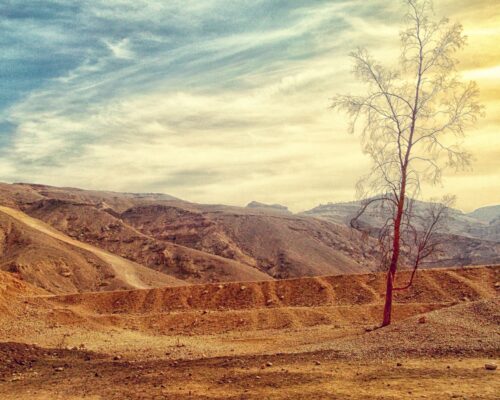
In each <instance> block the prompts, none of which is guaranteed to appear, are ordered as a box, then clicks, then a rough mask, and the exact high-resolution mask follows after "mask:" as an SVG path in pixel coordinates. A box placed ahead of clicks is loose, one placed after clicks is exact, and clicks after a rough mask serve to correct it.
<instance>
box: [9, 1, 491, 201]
mask: <svg viewBox="0 0 500 400" xmlns="http://www.w3.org/2000/svg"><path fill="white" fill-rule="evenodd" d="M41 3H42V4H41V5H40V4H39V3H37V4H38V5H39V6H38V7H34V6H33V4H32V6H30V5H29V4H27V5H26V6H21V5H20V6H17V7H12V10H11V12H10V14H1V13H0V15H6V17H4V20H3V21H2V23H3V24H4V25H3V26H5V27H7V30H6V31H7V35H6V36H5V37H4V39H3V40H2V41H0V50H3V49H6V48H10V49H11V50H9V52H7V53H4V54H7V55H8V57H7V58H6V60H7V61H1V62H0V71H4V70H6V69H8V70H9V71H14V70H15V71H17V72H16V73H15V74H14V73H11V75H10V76H11V79H9V80H8V84H7V89H6V91H5V92H4V94H5V98H4V100H3V102H2V100H1V99H0V134H1V135H4V136H5V139H4V140H2V141H0V143H1V144H2V145H3V146H4V150H3V151H2V152H1V153H0V154H1V159H0V160H1V162H0V179H1V180H6V181H38V182H44V183H48V184H54V185H71V186H81V187H87V188H96V189H112V190H126V191H137V192H138V191H163V192H166V193H170V194H172V195H175V196H178V197H181V198H186V199H188V200H192V201H200V202H216V203H227V204H240V205H241V204H246V203H247V202H248V201H250V200H252V199H257V200H261V201H267V202H273V203H276V202H277V203H284V204H287V205H289V206H290V207H291V208H292V209H295V210H300V209H304V208H308V207H312V206H314V205H316V204H317V203H320V202H323V203H325V202H328V201H336V200H349V199H351V198H352V197H353V196H354V182H355V181H356V179H357V178H358V177H359V176H360V175H362V173H363V171H364V170H366V166H367V162H368V160H367V159H366V158H365V156H364V155H363V154H361V151H360V146H359V144H358V139H357V138H356V137H353V136H349V135H347V133H346V123H345V116H343V115H340V114H335V113H333V112H331V111H330V110H329V109H328V106H329V100H328V99H329V98H330V97H331V96H332V95H333V94H335V93H337V92H346V91H355V90H357V89H359V88H358V87H357V86H356V84H355V83H354V82H353V81H352V78H351V75H350V69H351V65H350V61H349V59H348V58H347V54H348V52H349V51H350V50H352V49H353V48H355V47H356V46H358V45H366V46H368V47H370V48H373V49H374V52H375V54H376V55H377V56H380V57H381V58H382V59H384V60H385V59H388V58H390V57H391V56H392V55H393V54H395V50H397V45H398V38H397V31H398V29H399V23H398V16H399V15H400V14H401V12H402V7H401V6H400V5H395V3H394V4H393V3H391V4H389V5H388V4H387V2H382V1H377V2H369V3H363V2H349V1H334V2H332V1H306V0H303V1H296V2H281V1H279V2H267V1H256V2H234V1H229V0H228V1H224V0H209V1H203V2H199V1H168V2H165V1H146V0H138V1H135V2H131V1H125V0H106V1H104V0H102V1H101V0H99V1H97V0H96V1H92V2H81V3H78V6H75V5H73V3H72V2H71V3H70V2H65V1H62V0H61V1H58V2H57V3H52V2H41ZM398 4H399V3H398ZM456 4H457V6H456V8H457V10H458V11H457V12H460V10H462V8H460V7H468V6H467V5H466V3H463V4H462V3H456ZM448 9H453V7H451V6H450V5H449V4H448ZM469 25H470V26H474V25H473V24H472V23H470V24H469ZM475 26H478V25H475ZM488 26H489V25H488ZM491 26H493V25H491ZM492 29H493V28H491V29H490V28H489V29H488V30H483V31H481V30H477V29H476V31H474V32H475V33H474V35H475V37H483V36H484V35H490V36H491V35H494V36H495V35H496V36H495V37H498V32H496V31H495V30H492ZM481 35H483V36H481ZM23 65H26V66H27V67H26V70H25V71H23V70H22V66H23ZM488 65H489V64H488ZM2 68H3V70H2ZM486 68H490V69H486ZM491 68H496V66H495V65H494V64H493V65H489V66H488V67H484V66H483V65H479V66H477V65H468V66H467V68H466V69H467V70H466V71H465V72H464V74H465V75H466V76H467V74H469V76H471V77H474V78H475V79H478V80H479V81H480V83H481V82H483V75H484V74H486V75H488V79H489V80H490V81H491V80H492V79H493V80H494V74H491V73H490V74H488V73H487V72H485V71H490V72H491V71H493V72H494V71H496V70H491ZM34 71H38V72H34ZM471 74H472V75H471ZM478 74H479V75H478ZM481 74H482V75H481ZM484 76H485V75H484ZM493 104H494V103H491V104H490V108H492V107H495V106H494V105H493ZM492 110H495V108H492ZM492 118H493V117H492ZM489 123H490V125H489V126H488V127H485V126H483V127H480V128H478V130H477V132H475V136H474V138H475V139H474V141H472V142H471V148H473V149H474V151H475V152H476V153H477V152H479V153H480V152H481V151H483V150H482V149H483V147H484V146H483V144H484V143H486V141H488V142H489V143H491V141H492V140H493V142H494V143H496V142H495V141H496V140H497V139H496V138H495V137H492V136H491V132H493V131H494V130H495V129H496V127H498V124H499V123H500V122H499V121H494V120H493V119H490V120H489ZM491 124H493V125H491ZM482 146H483V147H482ZM485 154H489V153H485ZM491 157H493V155H489V156H487V158H486V159H483V160H480V162H479V164H478V166H479V168H478V169H479V170H480V171H483V170H484V169H485V165H488V162H490V161H491V160H490V158H491ZM464 179H465V178H464ZM484 179H485V182H488V179H491V182H493V179H498V177H497V176H496V175H493V176H492V177H491V178H484ZM451 182H452V185H451V187H450V191H455V190H457V191H460V190H462V189H460V188H461V187H462V186H461V184H460V183H459V182H460V178H459V177H457V178H456V179H454V180H452V181H451ZM464 182H470V179H469V178H468V177H467V178H466V179H465V180H464ZM465 190H466V187H464V188H463V190H462V192H464V191H465ZM459 195H460V193H459ZM467 199H469V200H467V201H466V202H464V205H465V206H467V207H470V206H472V202H471V201H470V197H469V196H468V197H467ZM493 201H494V200H489V202H493ZM477 205H479V204H477Z"/></svg>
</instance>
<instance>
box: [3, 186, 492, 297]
mask: <svg viewBox="0 0 500 400" xmlns="http://www.w3.org/2000/svg"><path fill="white" fill-rule="evenodd" d="M0 205H2V206H3V207H6V209H8V210H17V211H19V212H21V213H24V215H25V216H23V217H22V218H21V220H20V219H19V218H18V219H17V220H15V221H13V220H12V219H11V220H10V223H11V224H12V223H13V224H14V225H15V226H22V227H23V228H22V229H21V228H18V231H19V230H20V231H22V232H24V233H23V234H24V235H26V236H27V237H28V238H31V237H32V236H33V237H35V238H36V240H31V239H28V240H24V241H22V242H21V243H16V242H15V241H6V242H5V244H4V247H3V253H2V256H1V258H0V262H1V265H2V269H4V270H11V271H18V270H22V271H24V272H23V276H24V277H25V278H26V279H27V280H28V281H29V282H33V283H36V284H37V285H39V286H40V287H43V288H46V289H48V290H50V291H52V292H58V293H60V292H72V291H87V290H91V291H94V290H113V289H117V288H125V287H129V288H133V287H141V286H145V287H150V286H153V287H154V286H161V285H163V284H169V285H178V284H185V283H204V282H229V281H262V280H272V279H287V278H295V277H302V276H318V275H336V274H345V273H363V272H369V271H375V270H376V269H377V254H378V249H377V244H376V241H375V240H374V239H372V238H370V237H363V236H362V235H361V234H360V233H359V232H356V231H353V230H352V229H350V228H348V227H347V226H346V225H345V221H346V218H347V217H348V215H349V214H350V213H352V212H353V210H355V208H356V207H357V205H356V203H345V204H341V205H328V206H322V207H319V208H317V209H314V210H312V211H310V212H307V213H305V214H300V215H293V214H291V213H287V212H285V211H284V209H283V207H282V206H266V205H262V203H257V202H254V203H251V204H250V206H249V207H232V206H225V205H204V204H196V203H189V202H187V201H183V200H180V199H178V198H175V197H173V196H169V195H163V194H155V193H153V194H137V193H116V192H106V191H103V192H101V191H93V190H90V191H89V190H82V189H75V188H57V187H51V186H46V185H34V184H0ZM4 211H5V209H4ZM4 214H5V212H4ZM487 214H488V218H490V217H491V218H492V220H491V221H495V218H494V215H493V214H492V211H491V210H489V211H488V212H487ZM28 216H29V217H31V222H32V224H31V227H29V226H28V227H26V221H27V217H28ZM370 216H371V217H373V218H372V220H371V222H372V223H374V224H376V221H377V220H378V218H380V216H379V215H377V213H376V212H375V211H374V212H372V213H371V214H370ZM6 217H7V216H5V215H4V218H6ZM12 217H13V214H12V212H11V214H10V218H12ZM464 218H465V217H464ZM467 218H468V219H470V220H472V219H473V217H472V216H470V217H467ZM485 218H486V217H485ZM14 219H15V218H14ZM34 221H39V224H35V225H36V226H34V225H33V223H34ZM491 221H490V222H484V221H482V222H480V223H481V224H483V225H484V224H487V223H488V224H490V223H491ZM19 224H21V225H19ZM9 226H10V225H8V224H4V225H2V226H1V231H2V232H3V235H4V236H6V237H7V236H9V235H10V237H12V233H11V231H9V229H10V228H9ZM40 226H45V227H48V226H50V227H51V229H53V231H50V232H49V233H52V234H47V233H48V231H47V230H46V229H45V230H42V231H41V230H40V229H35V231H36V232H35V231H33V228H34V227H35V228H40ZM29 228H31V230H30V229H29ZM16 232H17V231H16ZM54 232H58V234H57V235H55V234H54ZM59 234H60V235H63V237H64V238H65V239H64V240H61V237H60V236H59V237H55V236H58V235H59ZM44 235H45V236H44ZM445 239H446V240H445V242H446V251H445V252H444V253H443V254H440V256H439V258H436V259H435V260H434V263H433V264H430V265H429V266H440V267H443V266H459V265H473V264H489V263H495V262H498V261H499V260H500V243H499V242H495V241H487V240H485V239H480V238H474V237H470V236H464V235H459V234H453V230H452V232H450V233H446V238H445ZM28 242H30V243H31V242H33V243H35V244H31V247H30V246H28V245H26V243H28ZM45 243H47V244H45ZM23 246H25V247H23ZM85 246H90V247H85ZM31 248H35V249H36V250H34V251H31V250H30V249H31ZM23 249H25V250H28V251H26V252H25V251H24V250H23ZM38 249H42V250H40V251H38ZM43 249H45V250H43ZM89 249H91V250H92V251H89ZM99 251H102V252H104V253H102V254H106V255H108V257H109V256H110V255H116V256H117V259H119V260H122V261H120V262H122V263H127V262H128V264H127V265H129V267H130V268H129V269H130V270H134V271H139V270H140V271H142V272H141V273H142V274H146V273H147V274H149V275H150V277H149V278H144V281H143V280H142V279H139V280H137V281H135V282H133V279H132V281H131V280H130V278H129V279H128V280H129V282H128V283H127V282H126V280H124V279H122V278H123V277H122V278H120V277H119V276H118V275H117V271H116V268H115V270H114V271H113V269H112V268H111V266H110V263H109V260H106V259H105V258H106V257H104V259H103V257H102V254H101V257H99V256H98V255H96V252H99ZM21 266H22V267H21ZM40 266H44V267H43V268H42V270H43V271H42V272H40ZM143 266H144V267H147V269H144V268H143ZM45 269H47V272H45ZM37 271H38V272H37ZM78 271H80V272H78ZM144 271H149V272H144ZM151 274H152V275H151ZM132 275H134V274H132ZM132 275H131V276H132ZM153 278H154V279H156V280H157V283H155V282H153V281H152V280H151V279H153Z"/></svg>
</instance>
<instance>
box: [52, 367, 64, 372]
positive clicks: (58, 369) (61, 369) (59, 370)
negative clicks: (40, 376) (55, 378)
mask: <svg viewBox="0 0 500 400" xmlns="http://www.w3.org/2000/svg"><path fill="white" fill-rule="evenodd" d="M54 371H56V372H61V371H64V368H63V367H56V368H54Z"/></svg>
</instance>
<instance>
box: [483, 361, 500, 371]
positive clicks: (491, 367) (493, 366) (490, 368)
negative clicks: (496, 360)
mask: <svg viewBox="0 0 500 400" xmlns="http://www.w3.org/2000/svg"><path fill="white" fill-rule="evenodd" d="M484 368H485V369H487V370H488V371H494V370H496V369H497V365H496V364H493V363H486V364H484Z"/></svg>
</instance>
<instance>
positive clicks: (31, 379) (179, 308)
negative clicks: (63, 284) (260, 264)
mask: <svg viewBox="0 0 500 400" xmlns="http://www.w3.org/2000/svg"><path fill="white" fill-rule="evenodd" d="M498 272H499V270H498V268H493V267H487V268H481V269H474V270H470V271H460V272H457V271H431V272H428V273H426V275H425V276H426V279H421V280H420V281H419V284H418V285H416V287H415V288H413V289H412V290H413V291H412V292H410V293H408V294H405V295H404V296H403V297H399V298H398V302H397V303H396V305H395V323H394V324H393V325H391V326H390V327H386V328H380V329H376V324H377V322H378V321H379V318H380V313H381V310H382V303H381V302H380V300H379V299H378V297H377V296H375V295H374V294H373V293H371V290H368V289H369V287H368V286H366V284H365V283H364V282H365V279H372V280H373V279H374V278H373V277H371V278H370V277H363V276H358V277H357V278H352V279H357V280H358V281H359V282H358V284H359V285H360V286H359V287H365V289H366V293H365V295H364V296H360V295H359V292H356V293H351V294H350V296H347V295H348V294H349V293H348V292H349V290H352V287H351V289H348V290H347V291H346V292H345V296H344V295H343V294H342V293H343V292H342V291H341V290H340V286H339V283H340V282H344V280H345V279H346V278H345V277H331V278H328V279H327V278H321V279H319V280H318V279H315V278H310V279H303V280H298V281H290V282H281V283H272V285H278V286H270V285H271V283H265V284H263V283H262V284H261V283H254V284H250V283H245V284H244V285H245V288H244V290H242V286H241V285H242V284H231V285H225V286H224V287H223V288H222V289H221V288H220V287H219V285H211V286H210V285H205V286H193V287H178V288H166V289H154V290H150V291H129V292H126V291H122V292H113V293H94V294H91V293H86V294H81V295H74V296H46V295H45V296H40V295H39V294H38V293H37V292H36V290H32V289H30V287H29V286H28V285H26V284H24V283H20V282H17V281H15V280H14V279H13V278H11V282H10V283H9V282H7V283H5V280H6V279H7V275H2V278H4V283H3V286H2V285H0V289H2V290H0V302H1V300H2V299H4V302H7V303H8V310H10V311H11V312H10V313H4V315H1V313H0V320H1V324H0V399H7V400H10V399H16V400H17V399H30V400H31V399H47V400H48V399H51V400H52V399H103V400H104V399H120V400H121V399H497V398H498V393H500V379H499V377H498V373H499V372H498V370H487V369H486V368H485V365H486V364H496V365H498V364H499V361H500V329H499V327H500V300H499V299H498V295H497V292H498V286H500V285H498ZM431 278H432V279H431ZM377 279H378V278H377ZM318 284H322V285H324V286H325V287H327V289H321V287H319V289H318V288H316V286H315V285H318ZM326 284H328V285H326ZM375 284H376V280H373V281H372V285H375ZM259 285H267V286H263V287H264V288H267V289H269V291H267V292H266V290H262V287H261V286H259ZM280 285H281V286H280ZM233 286H234V287H233ZM337 287H338V288H337ZM346 287H347V286H346V285H344V286H342V288H346ZM356 287H357V286H356ZM374 287H376V286H374ZM270 288H272V289H273V290H274V291H271V290H270ZM298 288H302V291H301V293H299V292H298ZM336 288H337V289H336ZM334 289H335V290H334ZM374 290H375V289H374ZM211 291H213V296H212V297H211V298H213V299H214V301H213V302H212V303H210V302H207V301H204V300H203V299H204V297H203V296H206V293H207V292H208V293H209V294H210V293H212V292H211ZM308 291H309V292H308ZM329 291H331V292H329ZM247 292H252V293H254V294H255V293H257V294H259V295H258V296H257V295H253V296H250V295H248V296H249V297H245V296H246V295H245V296H244V295H243V294H242V293H247ZM325 292H327V293H325ZM16 293H18V294H17V295H16ZM263 293H264V294H263ZM277 293H278V294H279V293H284V294H285V296H283V299H281V298H280V297H279V295H277ZM2 294H3V297H2ZM7 294H8V296H7ZM314 294H316V297H315V296H314ZM198 295H199V296H200V297H199V302H198V300H197V299H198V297H197V296H198ZM265 296H270V297H272V298H278V299H281V301H282V303H281V304H277V303H274V305H269V304H268V302H267V301H266V297H265ZM287 296H288V297H287ZM174 299H177V300H178V302H175V301H174ZM426 299H427V300H428V302H424V301H423V300H426ZM417 300H418V301H417ZM431 300H432V301H431ZM339 302H342V304H339ZM306 303H308V305H307V304H306ZM221 304H222V305H224V307H221ZM202 305H204V306H205V308H202V307H201V306H202ZM124 306H125V307H124Z"/></svg>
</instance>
